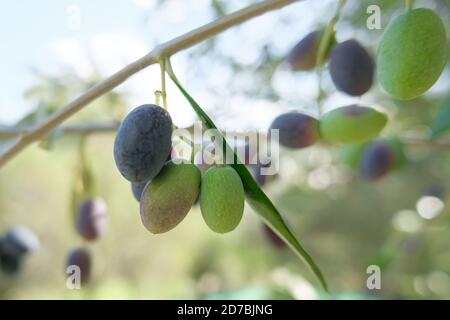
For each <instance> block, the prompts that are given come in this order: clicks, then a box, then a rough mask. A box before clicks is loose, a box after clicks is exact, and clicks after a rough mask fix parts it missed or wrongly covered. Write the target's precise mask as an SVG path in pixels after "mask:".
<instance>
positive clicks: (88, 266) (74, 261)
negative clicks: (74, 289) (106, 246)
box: [66, 248, 92, 284]
mask: <svg viewBox="0 0 450 320" xmlns="http://www.w3.org/2000/svg"><path fill="white" fill-rule="evenodd" d="M70 266H78V268H80V283H81V284H86V283H88V282H89V280H90V278H91V272H92V257H91V253H90V252H89V251H88V250H86V249H84V248H76V249H73V250H72V251H70V252H69V255H68V257H67V263H66V267H70Z"/></svg>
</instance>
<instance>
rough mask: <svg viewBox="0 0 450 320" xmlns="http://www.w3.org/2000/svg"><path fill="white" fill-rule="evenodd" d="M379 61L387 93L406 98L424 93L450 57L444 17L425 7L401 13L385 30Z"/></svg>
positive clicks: (379, 74)
mask: <svg viewBox="0 0 450 320" xmlns="http://www.w3.org/2000/svg"><path fill="white" fill-rule="evenodd" d="M377 60H378V61H377V69H378V77H379V79H380V83H381V85H382V86H383V88H384V89H385V90H386V91H387V92H389V93H390V94H391V95H392V96H394V97H396V98H398V99H402V100H409V99H413V98H416V97H418V96H420V95H421V94H423V93H424V92H426V91H427V90H428V89H429V88H430V87H431V86H432V85H433V84H434V83H435V82H436V81H437V80H438V78H439V76H440V75H441V73H442V70H444V67H445V64H446V62H447V60H448V44H447V36H446V32H445V27H444V24H443V23H442V20H441V19H440V18H439V16H438V15H437V14H436V13H434V12H433V11H432V10H430V9H425V8H418V9H414V10H409V11H408V12H406V13H404V14H402V15H400V16H399V17H397V18H396V19H395V20H394V21H392V23H391V24H390V25H389V26H388V27H387V29H386V31H385V32H384V35H383V39H382V41H381V43H380V47H379V50H378V59H377Z"/></svg>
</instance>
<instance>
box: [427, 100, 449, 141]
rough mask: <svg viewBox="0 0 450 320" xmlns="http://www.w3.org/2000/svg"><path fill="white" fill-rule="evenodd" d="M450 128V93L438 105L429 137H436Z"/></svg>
mask: <svg viewBox="0 0 450 320" xmlns="http://www.w3.org/2000/svg"><path fill="white" fill-rule="evenodd" d="M449 129H450V95H449V96H448V97H447V98H446V99H445V100H444V101H443V102H442V103H441V105H440V106H439V109H438V112H437V114H436V117H435V118H434V120H433V123H432V125H431V139H436V138H437V137H439V136H440V135H442V134H443V133H444V132H446V131H447V130H449Z"/></svg>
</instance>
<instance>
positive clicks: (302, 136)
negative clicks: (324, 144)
mask: <svg viewBox="0 0 450 320" xmlns="http://www.w3.org/2000/svg"><path fill="white" fill-rule="evenodd" d="M273 129H275V130H279V131H278V133H279V141H280V144H281V145H282V146H285V147H288V148H293V149H300V148H306V147H308V146H310V145H312V144H314V143H316V142H317V141H318V140H319V139H320V131H319V121H318V120H317V119H315V118H313V117H311V116H308V115H306V114H303V113H299V112H288V113H284V114H282V115H279V116H278V117H276V118H275V120H273V122H272V124H271V125H270V129H269V134H270V130H273Z"/></svg>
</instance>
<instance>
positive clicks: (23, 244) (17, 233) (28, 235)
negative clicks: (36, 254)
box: [3, 225, 39, 255]
mask: <svg viewBox="0 0 450 320" xmlns="http://www.w3.org/2000/svg"><path fill="white" fill-rule="evenodd" d="M3 242H4V245H5V246H7V247H8V248H10V251H13V252H14V253H16V254H18V255H24V254H27V253H30V252H33V251H36V250H37V249H38V248H39V239H38V238H37V237H36V235H35V234H34V233H33V232H32V231H31V230H30V229H28V228H27V227H25V226H23V225H16V226H12V227H10V228H9V229H8V231H7V232H6V234H5V238H4V240H3Z"/></svg>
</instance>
